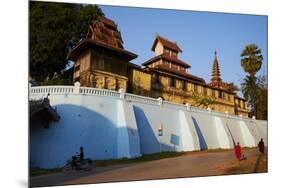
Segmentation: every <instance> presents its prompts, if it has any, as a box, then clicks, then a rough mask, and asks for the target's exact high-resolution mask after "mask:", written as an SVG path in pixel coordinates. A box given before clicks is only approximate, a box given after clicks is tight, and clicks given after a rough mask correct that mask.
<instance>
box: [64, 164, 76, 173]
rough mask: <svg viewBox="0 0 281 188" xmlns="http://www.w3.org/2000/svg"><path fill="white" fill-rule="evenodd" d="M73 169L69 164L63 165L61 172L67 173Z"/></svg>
mask: <svg viewBox="0 0 281 188" xmlns="http://www.w3.org/2000/svg"><path fill="white" fill-rule="evenodd" d="M72 171H73V170H72V167H71V165H65V166H64V167H63V168H62V172H63V173H64V174H69V173H71V172H72Z"/></svg>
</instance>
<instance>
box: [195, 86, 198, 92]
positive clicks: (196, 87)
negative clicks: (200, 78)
mask: <svg viewBox="0 0 281 188" xmlns="http://www.w3.org/2000/svg"><path fill="white" fill-rule="evenodd" d="M194 92H195V93H198V86H197V85H196V84H194Z"/></svg>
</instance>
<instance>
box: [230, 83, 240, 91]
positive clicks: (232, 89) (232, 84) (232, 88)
mask: <svg viewBox="0 0 281 188" xmlns="http://www.w3.org/2000/svg"><path fill="white" fill-rule="evenodd" d="M228 87H229V89H228V90H229V91H231V92H236V91H239V88H238V86H236V85H235V84H234V83H233V82H231V83H229V84H228Z"/></svg>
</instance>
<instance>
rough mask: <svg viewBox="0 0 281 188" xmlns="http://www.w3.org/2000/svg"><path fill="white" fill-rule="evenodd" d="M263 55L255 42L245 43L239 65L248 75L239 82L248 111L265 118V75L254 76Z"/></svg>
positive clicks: (260, 64)
mask: <svg viewBox="0 0 281 188" xmlns="http://www.w3.org/2000/svg"><path fill="white" fill-rule="evenodd" d="M262 61H263V56H262V55H261V49H259V48H258V46H257V45H255V44H250V45H247V46H246V47H245V48H244V49H243V51H242V53H241V66H242V67H243V69H244V71H245V72H247V73H248V74H249V75H246V78H244V79H243V81H242V83H241V89H242V93H243V95H244V97H245V99H246V100H247V101H248V107H249V109H250V113H251V114H253V115H255V116H256V117H257V118H258V119H267V80H266V76H265V75H264V76H260V77H256V73H257V72H258V71H259V70H260V69H261V66H262Z"/></svg>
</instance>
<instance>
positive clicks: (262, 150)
mask: <svg viewBox="0 0 281 188" xmlns="http://www.w3.org/2000/svg"><path fill="white" fill-rule="evenodd" d="M258 146H259V150H260V152H261V153H262V154H264V142H263V139H261V140H260V142H259V145H258Z"/></svg>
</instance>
